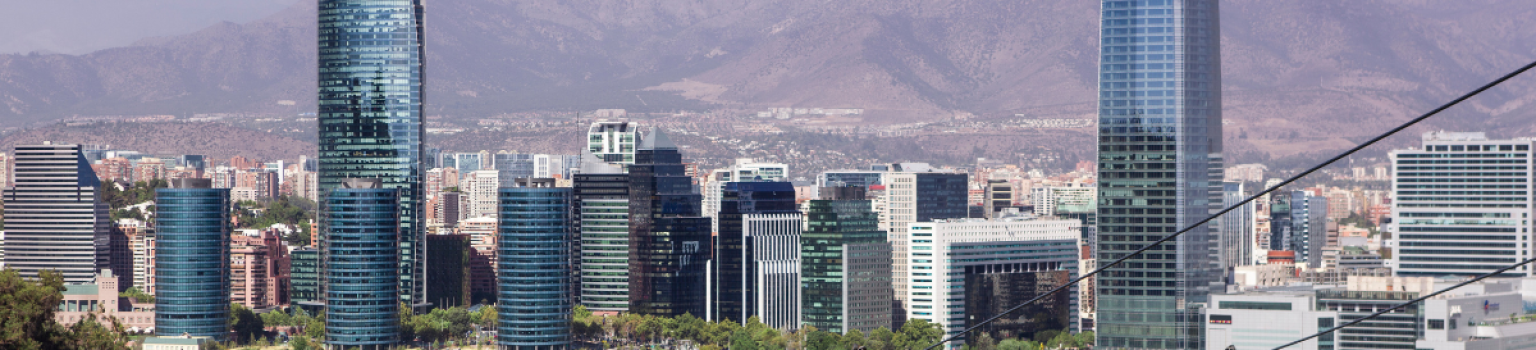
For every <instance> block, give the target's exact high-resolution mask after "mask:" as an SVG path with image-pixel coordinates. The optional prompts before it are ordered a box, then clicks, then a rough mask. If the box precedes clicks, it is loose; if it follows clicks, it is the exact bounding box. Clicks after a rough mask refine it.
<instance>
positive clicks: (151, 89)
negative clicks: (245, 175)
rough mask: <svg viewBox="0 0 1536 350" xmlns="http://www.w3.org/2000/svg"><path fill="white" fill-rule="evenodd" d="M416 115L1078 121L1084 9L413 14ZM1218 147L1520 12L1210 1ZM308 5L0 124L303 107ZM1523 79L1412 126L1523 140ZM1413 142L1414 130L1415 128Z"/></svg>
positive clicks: (1413, 75) (1406, 78)
mask: <svg viewBox="0 0 1536 350" xmlns="http://www.w3.org/2000/svg"><path fill="white" fill-rule="evenodd" d="M426 6H427V7H426V12H427V15H426V16H427V17H426V23H427V36H426V38H427V42H426V47H427V63H426V84H427V88H426V89H427V97H426V101H427V105H428V107H427V108H428V113H429V114H430V115H439V116H447V117H449V118H481V117H488V116H495V115H501V114H507V113H515V112H526V111H577V110H590V109H598V108H625V109H630V110H636V111H671V110H699V109H742V110H754V109H765V108H770V107H786V106H794V107H826V108H863V109H865V110H866V111H867V112H866V115H865V118H864V119H865V122H874V123H901V122H910V121H928V120H941V119H948V118H953V117H957V116H963V117H976V118H1000V117H1012V116H1014V115H1020V114H1022V115H1028V116H1035V117H1050V118H1092V115H1093V111H1094V107H1093V105H1094V101H1095V88H1094V87H1095V85H1096V84H1097V78H1096V75H1097V67H1096V63H1095V62H1096V59H1097V55H1096V53H1097V43H1096V40H1097V33H1096V31H1097V28H1098V25H1097V23H1098V17H1097V16H1098V13H1097V11H1098V2H1097V1H1084V0H1076V1H1059V0H1058V1H1051V0H967V1H953V0H844V1H825V0H711V1H700V0H462V1H441V2H437V1H433V2H429V3H427V5H426ZM1221 6H1222V45H1223V50H1222V51H1223V65H1224V67H1223V79H1224V84H1225V90H1226V94H1225V106H1226V108H1225V116H1226V119H1227V124H1228V126H1227V134H1228V137H1229V138H1230V139H1233V141H1234V142H1230V143H1229V147H1232V148H1236V149H1240V150H1249V151H1252V150H1258V151H1260V152H1264V153H1268V154H1270V155H1272V156H1285V155H1288V154H1294V153H1299V152H1306V151H1309V150H1317V149H1334V148H1341V147H1345V146H1348V145H1352V144H1354V143H1356V142H1360V141H1362V140H1363V139H1365V138H1366V137H1367V136H1369V135H1373V134H1375V133H1378V132H1380V131H1381V130H1385V129H1387V128H1389V127H1390V126H1391V125H1392V124H1395V123H1398V122H1401V121H1404V120H1407V119H1408V118H1411V117H1413V116H1416V115H1417V114H1418V113H1422V112H1423V111H1426V110H1429V109H1431V108H1433V107H1434V106H1437V105H1438V104H1440V103H1442V102H1444V101H1448V100H1450V99H1452V98H1454V97H1455V96H1457V95H1459V94H1461V93H1464V92H1465V91H1468V90H1470V89H1472V88H1475V87H1477V86H1479V85H1481V84H1483V83H1485V82H1486V81H1489V80H1491V79H1493V78H1495V77H1497V76H1500V75H1503V74H1504V73H1505V72H1507V71H1509V70H1513V69H1514V68H1517V67H1519V66H1521V65H1523V64H1525V63H1528V62H1529V61H1530V60H1533V59H1536V45H1532V44H1531V43H1530V42H1531V41H1530V38H1533V37H1536V27H1533V26H1529V25H1527V24H1528V23H1531V22H1532V20H1533V19H1536V2H1532V1H1527V0H1455V1H1450V0H1350V1H1337V0H1228V1H1224V2H1223V3H1222V5H1221ZM315 10H316V4H315V2H314V0H302V1H300V2H299V3H298V4H296V5H294V6H293V7H290V8H288V9H286V10H283V11H281V12H279V13H277V14H274V15H272V16H269V17H267V18H265V19H261V20H257V21H253V22H249V23H243V24H236V23H227V22H226V23H221V24H218V25H214V26H211V27H208V28H205V29H203V30H200V31H197V32H195V33H189V34H186V35H180V36H172V37H159V38H148V39H145V40H141V41H139V42H138V43H135V44H133V45H130V46H126V47H119V48H112V49H106V50H100V51H96V52H93V53H89V54H84V55H63V54H37V53H34V54H11V55H0V122H4V124H10V125H35V124H37V123H48V122H52V121H54V120H58V119H60V118H65V117H69V116H100V115H147V114H174V115H189V114H196V113H303V112H310V111H313V108H314V104H315V98H314V96H315V85H316V84H315V83H314V80H315V76H316V74H315V68H314V62H315V61H316V57H315V40H316V33H315V21H316V19H315V18H316V17H315V16H316V15H315V12H316V11H315ZM1533 100H1536V78H1524V79H1516V80H1514V81H1511V82H1510V83H1508V84H1506V86H1504V87H1501V88H1499V89H1495V90H1492V91H1490V92H1489V93H1488V94H1486V96H1484V97H1479V98H1477V99H1474V100H1471V101H1469V104H1468V105H1467V106H1465V107H1463V108H1460V109H1456V110H1453V111H1452V113H1450V114H1448V115H1447V116H1446V117H1443V118H1440V119H1437V120H1435V121H1434V122H1432V123H1431V124H1430V125H1429V126H1426V127H1424V128H1420V129H1415V130H1416V131H1420V130H1428V129H1433V128H1456V129H1459V130H1469V131H1488V132H1490V133H1493V134H1494V135H1496V136H1513V135H1526V136H1529V135H1530V134H1531V133H1533V132H1536V118H1531V117H1530V115H1531V114H1532V112H1533V108H1536V107H1533V106H1532V104H1531V103H1530V102H1533ZM1414 138H1416V136H1414Z"/></svg>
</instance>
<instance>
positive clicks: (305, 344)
mask: <svg viewBox="0 0 1536 350" xmlns="http://www.w3.org/2000/svg"><path fill="white" fill-rule="evenodd" d="M288 347H290V348H292V349H293V350H311V349H312V348H314V345H313V344H310V343H309V338H306V337H302V336H300V337H293V340H290V341H288Z"/></svg>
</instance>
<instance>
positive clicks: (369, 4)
mask: <svg viewBox="0 0 1536 350" xmlns="http://www.w3.org/2000/svg"><path fill="white" fill-rule="evenodd" d="M318 13H319V15H318V20H319V21H318V22H319V23H318V28H319V33H320V37H319V40H318V46H319V51H318V54H319V58H320V60H319V62H318V63H319V64H318V65H319V80H318V82H319V96H318V98H317V100H318V102H319V110H318V111H317V118H318V120H319V124H320V130H319V158H318V162H317V164H318V172H319V183H320V188H319V190H320V193H323V194H330V193H331V191H333V190H335V189H336V188H338V187H340V186H341V183H342V182H343V181H344V179H348V178H375V179H380V180H382V181H384V182H385V184H384V186H383V187H384V188H388V189H399V190H400V196H399V205H398V206H397V207H396V211H397V212H398V213H399V214H398V215H397V216H398V217H399V220H400V222H399V229H400V231H399V233H400V236H399V237H397V238H398V244H396V245H394V246H395V247H396V248H397V249H399V253H398V254H396V255H398V259H396V260H395V263H396V264H397V266H396V270H397V271H396V272H395V274H394V275H395V276H398V277H399V278H397V279H396V281H395V282H396V283H398V284H399V288H398V290H397V292H398V293H399V296H400V298H399V300H401V301H405V302H406V303H409V304H418V303H421V302H422V301H423V294H424V293H425V291H426V289H425V285H424V284H422V281H425V280H426V278H425V277H424V276H423V275H422V274H423V273H425V269H424V268H425V267H424V266H422V262H423V261H425V258H424V257H423V255H425V254H426V251H425V250H424V249H425V245H424V244H421V243H422V242H421V241H423V240H425V238H423V236H424V235H425V234H426V231H425V229H424V226H423V225H424V222H423V220H424V218H423V217H422V214H423V211H422V210H421V205H422V203H423V202H425V201H426V198H423V189H422V185H421V182H422V175H423V174H422V173H423V172H425V171H426V169H425V168H423V166H422V159H421V158H422V155H423V153H424V152H425V149H424V148H423V147H422V139H421V138H422V135H425V134H426V129H425V127H424V126H425V125H424V123H423V118H424V117H425V115H423V112H422V107H421V106H422V92H423V87H422V86H423V78H422V70H423V69H422V64H423V62H424V59H425V57H424V55H425V54H424V53H423V46H422V40H423V37H424V34H423V33H422V27H423V25H422V21H423V19H424V18H423V13H422V1H421V0H402V1H366V0H321V1H320V2H319V11H318ZM386 17H387V18H388V19H390V20H389V21H380V20H379V19H380V18H386ZM359 32H367V33H388V34H387V35H389V36H390V38H388V39H387V40H381V38H375V37H373V36H379V35H386V34H372V35H369V34H358V33H359ZM383 52H388V53H389V54H388V55H387V57H386V55H383V54H379V53H383ZM325 202H326V201H325V200H321V201H320V203H325ZM322 210H323V209H322ZM319 216H320V217H321V218H327V219H328V218H329V217H330V216H328V215H325V214H324V213H321V215H319ZM320 226H321V229H322V230H328V229H329V227H330V225H329V224H328V223H326V222H325V221H324V220H322V221H321V223H320ZM332 315H333V314H331V313H327V316H328V317H329V316H332ZM333 334H336V336H335V337H328V339H334V340H335V341H336V342H341V343H335V342H327V343H331V344H350V345H345V346H349V347H350V346H362V347H365V348H367V347H375V346H380V345H382V344H393V341H389V342H387V343H386V342H384V341H385V340H386V338H369V339H364V338H367V337H361V336H351V335H348V336H345V337H343V336H341V335H340V334H339V333H333ZM343 338H345V340H342V339H343ZM387 339H388V340H393V338H387Z"/></svg>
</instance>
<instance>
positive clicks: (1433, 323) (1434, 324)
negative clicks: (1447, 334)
mask: <svg viewBox="0 0 1536 350" xmlns="http://www.w3.org/2000/svg"><path fill="white" fill-rule="evenodd" d="M1429 329H1445V320H1429Z"/></svg>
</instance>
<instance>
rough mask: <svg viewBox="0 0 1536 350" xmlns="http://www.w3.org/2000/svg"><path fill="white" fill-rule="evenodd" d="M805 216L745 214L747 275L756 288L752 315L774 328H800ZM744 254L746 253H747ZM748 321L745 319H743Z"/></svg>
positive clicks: (743, 227)
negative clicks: (802, 246)
mask: <svg viewBox="0 0 1536 350" xmlns="http://www.w3.org/2000/svg"><path fill="white" fill-rule="evenodd" d="M804 223H805V219H804V215H802V214H799V213H793V214H744V215H742V218H741V225H742V233H743V234H744V235H745V236H746V240H747V247H748V248H749V249H750V252H751V255H750V256H749V258H750V259H751V260H749V261H746V264H743V267H745V268H748V269H751V270H750V271H744V272H746V273H750V274H743V276H749V277H748V278H751V279H752V284H753V285H752V286H753V287H754V288H747V289H745V290H747V291H750V292H751V293H752V295H750V296H748V297H749V298H751V304H749V307H750V308H751V310H745V311H748V312H750V315H756V316H758V318H759V319H760V320H761V321H762V322H763V324H765V325H768V327H772V328H774V329H798V328H800V324H801V320H800V314H801V313H800V310H801V308H802V307H803V306H802V305H801V303H800V296H801V294H800V236H801V231H802V230H803V227H804ZM743 252H746V250H744V251H743ZM743 319H745V317H744V318H743Z"/></svg>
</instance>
